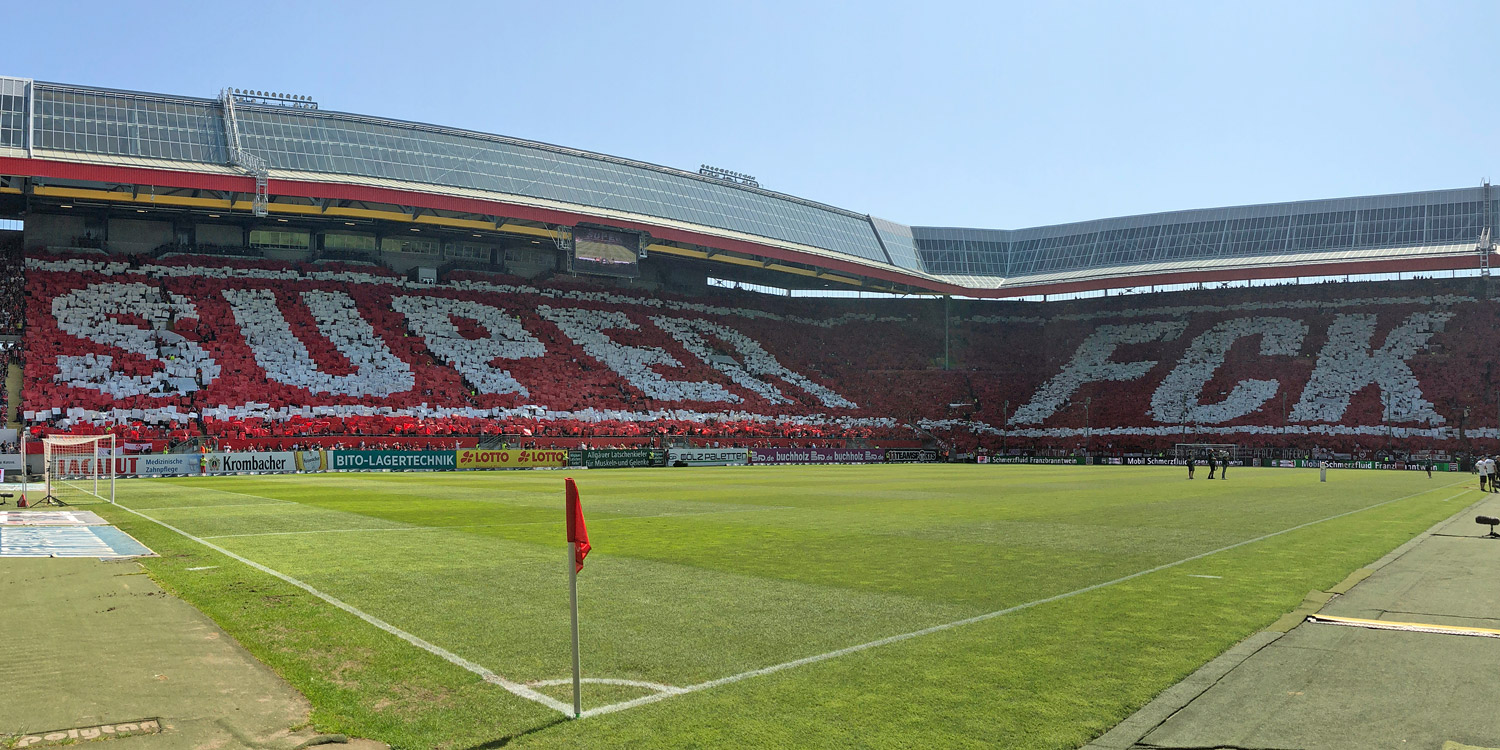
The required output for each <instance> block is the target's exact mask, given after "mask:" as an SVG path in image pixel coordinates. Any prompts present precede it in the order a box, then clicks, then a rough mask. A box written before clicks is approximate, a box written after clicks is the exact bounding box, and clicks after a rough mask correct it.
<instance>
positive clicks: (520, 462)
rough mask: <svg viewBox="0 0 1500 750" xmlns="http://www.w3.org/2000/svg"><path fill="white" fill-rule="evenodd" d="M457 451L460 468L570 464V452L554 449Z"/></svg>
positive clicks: (503, 467) (512, 467)
mask: <svg viewBox="0 0 1500 750" xmlns="http://www.w3.org/2000/svg"><path fill="white" fill-rule="evenodd" d="M456 453H457V459H458V460H457V468H459V469H540V468H554V467H562V466H567V465H568V452H567V451H566V450H562V449H554V450H501V451H491V450H481V449H478V448H466V449H463V450H459V451H457V452H456Z"/></svg>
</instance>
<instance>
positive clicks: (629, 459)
mask: <svg viewBox="0 0 1500 750" xmlns="http://www.w3.org/2000/svg"><path fill="white" fill-rule="evenodd" d="M665 455H666V452H665V451H659V450H655V449H651V448H590V449H585V450H571V451H568V465H569V466H581V467H584V468H588V469H625V468H640V467H644V466H661V463H662V458H663V457H664V456H665Z"/></svg>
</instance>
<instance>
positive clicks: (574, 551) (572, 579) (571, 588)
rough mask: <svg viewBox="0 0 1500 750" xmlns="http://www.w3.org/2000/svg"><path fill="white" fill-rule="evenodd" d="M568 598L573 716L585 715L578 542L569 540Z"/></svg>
mask: <svg viewBox="0 0 1500 750" xmlns="http://www.w3.org/2000/svg"><path fill="white" fill-rule="evenodd" d="M568 598H569V599H571V600H572V604H573V718H575V719H577V718H579V717H581V716H583V686H582V680H581V677H580V672H579V666H578V542H568Z"/></svg>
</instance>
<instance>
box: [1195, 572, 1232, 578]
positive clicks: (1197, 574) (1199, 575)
mask: <svg viewBox="0 0 1500 750" xmlns="http://www.w3.org/2000/svg"><path fill="white" fill-rule="evenodd" d="M1187 577H1188V578H1223V577H1224V576H1206V575H1203V574H1201V573H1188V574H1187Z"/></svg>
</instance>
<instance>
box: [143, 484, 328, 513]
mask: <svg viewBox="0 0 1500 750" xmlns="http://www.w3.org/2000/svg"><path fill="white" fill-rule="evenodd" d="M193 489H197V487H194V488H193ZM267 500H269V502H264V503H226V504H224V505H158V506H156V507H154V508H146V509H145V510H218V509H220V508H264V507H266V506H267V505H297V504H298V503H294V502H290V501H287V500H270V498H267Z"/></svg>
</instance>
